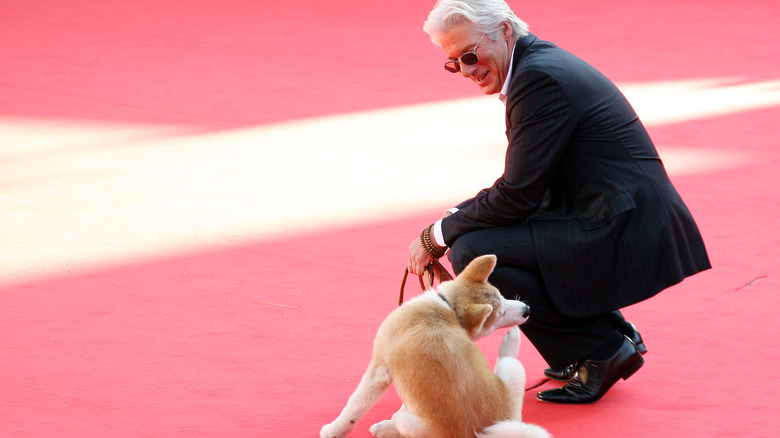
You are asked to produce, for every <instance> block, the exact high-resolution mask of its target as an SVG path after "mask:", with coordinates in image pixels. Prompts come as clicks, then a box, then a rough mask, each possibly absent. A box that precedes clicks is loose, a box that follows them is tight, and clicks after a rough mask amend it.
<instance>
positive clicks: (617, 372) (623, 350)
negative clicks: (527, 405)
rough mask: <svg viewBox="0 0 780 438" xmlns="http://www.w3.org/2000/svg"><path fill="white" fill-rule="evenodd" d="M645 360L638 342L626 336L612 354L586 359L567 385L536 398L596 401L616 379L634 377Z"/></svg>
mask: <svg viewBox="0 0 780 438" xmlns="http://www.w3.org/2000/svg"><path fill="white" fill-rule="evenodd" d="M644 363H645V360H644V359H643V358H642V355H641V354H640V353H639V350H638V349H637V347H636V345H635V344H634V343H633V342H631V340H630V339H628V338H625V340H624V341H623V345H621V346H620V348H619V349H618V351H617V353H615V354H614V355H612V357H610V358H609V359H607V360H603V361H595V360H591V359H585V360H584V361H582V363H581V364H580V366H579V368H577V373H576V374H574V376H573V377H572V378H571V380H569V382H568V383H567V384H565V385H563V386H562V387H560V388H556V389H550V390H547V391H542V392H540V393H538V394H536V398H537V400H539V401H543V402H547V403H563V404H584V403H593V402H596V401H598V400H599V399H600V398H601V397H602V396H604V394H606V393H607V391H609V388H611V387H612V385H614V384H615V382H617V381H618V380H620V379H623V380H626V379H628V378H629V377H631V376H632V375H633V374H634V373H635V372H636V371H637V370H638V369H639V368H641V367H642V365H643V364H644Z"/></svg>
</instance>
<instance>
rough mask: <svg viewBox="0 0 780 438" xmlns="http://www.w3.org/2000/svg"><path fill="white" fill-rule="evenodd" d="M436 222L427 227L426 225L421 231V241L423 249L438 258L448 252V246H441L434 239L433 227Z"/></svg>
mask: <svg viewBox="0 0 780 438" xmlns="http://www.w3.org/2000/svg"><path fill="white" fill-rule="evenodd" d="M434 225H435V224H430V225H428V226H427V227H425V229H424V230H422V232H421V233H420V243H421V244H422V247H423V249H424V250H425V252H426V253H428V255H429V256H431V257H433V258H435V259H438V258H441V256H443V255H444V253H446V252H447V247H446V246H440V245H439V244H437V243H435V242H434V241H433V233H432V231H431V230H432V229H433V227H434Z"/></svg>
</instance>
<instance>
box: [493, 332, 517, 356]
mask: <svg viewBox="0 0 780 438" xmlns="http://www.w3.org/2000/svg"><path fill="white" fill-rule="evenodd" d="M518 354H520V328H519V327H517V326H513V327H512V328H510V329H509V331H508V332H507V333H506V335H504V339H503V340H502V341H501V347H499V349H498V357H517V355H518Z"/></svg>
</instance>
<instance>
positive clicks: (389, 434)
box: [368, 420, 402, 438]
mask: <svg viewBox="0 0 780 438" xmlns="http://www.w3.org/2000/svg"><path fill="white" fill-rule="evenodd" d="M368 431H369V432H371V434H372V435H374V436H375V437H377V438H402V437H401V434H400V432H398V429H396V427H395V421H393V420H385V421H380V422H379V423H377V424H375V425H373V426H371V428H370V429H369V430H368Z"/></svg>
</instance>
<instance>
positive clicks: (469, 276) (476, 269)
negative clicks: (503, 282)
mask: <svg viewBox="0 0 780 438" xmlns="http://www.w3.org/2000/svg"><path fill="white" fill-rule="evenodd" d="M495 267H496V256H494V255H493V254H488V255H483V256H479V257H477V258H475V259H474V260H472V261H471V263H469V264H468V266H466V269H464V270H463V272H461V273H460V275H459V276H458V277H461V278H463V279H466V280H468V281H473V282H474V283H486V282H487V279H488V277H489V276H490V274H491V273H492V272H493V269H495Z"/></svg>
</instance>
